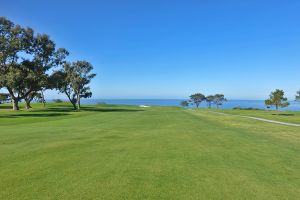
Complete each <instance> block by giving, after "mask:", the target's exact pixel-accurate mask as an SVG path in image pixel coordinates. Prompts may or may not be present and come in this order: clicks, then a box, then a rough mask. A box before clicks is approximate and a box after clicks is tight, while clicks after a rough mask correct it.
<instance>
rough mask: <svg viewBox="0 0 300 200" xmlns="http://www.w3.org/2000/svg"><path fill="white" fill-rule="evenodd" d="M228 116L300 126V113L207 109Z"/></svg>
mask: <svg viewBox="0 0 300 200" xmlns="http://www.w3.org/2000/svg"><path fill="white" fill-rule="evenodd" d="M205 110H211V111H215V112H223V113H228V114H236V115H246V116H252V117H260V118H264V119H270V120H277V121H282V122H289V123H297V124H300V112H294V111H276V110H232V109H205Z"/></svg>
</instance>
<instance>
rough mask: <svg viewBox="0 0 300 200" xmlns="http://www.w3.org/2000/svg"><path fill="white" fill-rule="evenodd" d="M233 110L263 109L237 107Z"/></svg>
mask: <svg viewBox="0 0 300 200" xmlns="http://www.w3.org/2000/svg"><path fill="white" fill-rule="evenodd" d="M233 110H263V109H259V108H252V107H249V108H241V107H239V106H237V107H234V108H233Z"/></svg>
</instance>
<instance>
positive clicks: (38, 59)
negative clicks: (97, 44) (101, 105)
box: [0, 17, 96, 110]
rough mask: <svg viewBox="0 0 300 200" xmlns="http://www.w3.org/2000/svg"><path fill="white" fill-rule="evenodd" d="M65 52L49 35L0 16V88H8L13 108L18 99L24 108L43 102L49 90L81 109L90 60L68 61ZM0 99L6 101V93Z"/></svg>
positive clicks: (87, 90)
mask: <svg viewBox="0 0 300 200" xmlns="http://www.w3.org/2000/svg"><path fill="white" fill-rule="evenodd" d="M68 55H69V52H68V51H67V50H66V49H65V48H56V45H55V42H54V41H53V40H51V39H50V37H49V36H48V35H46V34H39V33H35V32H34V30H33V29H32V28H28V27H27V28H24V27H22V26H20V25H16V24H14V23H13V22H11V21H10V20H8V19H6V18H4V17H0V89H1V88H5V89H6V90H7V91H8V95H9V100H10V101H11V102H12V105H13V110H19V104H18V103H19V102H20V101H21V100H24V102H25V106H26V108H27V109H30V108H31V105H30V103H31V102H32V101H33V100H36V101H38V102H41V103H43V104H45V98H44V91H45V90H48V89H51V90H53V89H56V90H58V91H59V92H60V93H64V94H65V95H66V96H67V97H68V99H69V100H70V102H71V103H72V105H73V107H74V109H80V99H81V98H89V97H91V96H92V92H91V90H90V88H89V86H88V85H89V83H90V81H91V80H92V78H94V77H95V76H96V74H94V73H92V70H93V66H92V65H91V64H90V63H89V62H87V61H75V62H72V63H71V62H68V61H67V60H66V58H67V56H68ZM0 98H2V99H4V98H6V100H7V99H8V96H7V94H5V95H4V94H2V95H0ZM2 101H4V100H2Z"/></svg>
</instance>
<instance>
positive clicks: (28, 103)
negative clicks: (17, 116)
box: [24, 98, 32, 110]
mask: <svg viewBox="0 0 300 200" xmlns="http://www.w3.org/2000/svg"><path fill="white" fill-rule="evenodd" d="M24 100H25V107H26V109H27V110H29V109H30V108H32V107H31V105H30V100H29V99H27V98H25V99H24Z"/></svg>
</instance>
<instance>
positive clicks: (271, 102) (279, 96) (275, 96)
mask: <svg viewBox="0 0 300 200" xmlns="http://www.w3.org/2000/svg"><path fill="white" fill-rule="evenodd" d="M265 105H266V106H275V107H276V110H278V108H279V107H281V108H284V107H287V106H289V105H290V103H289V102H288V99H287V98H286V97H284V91H283V90H279V89H276V90H275V91H274V92H271V94H270V97H269V99H267V100H265Z"/></svg>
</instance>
